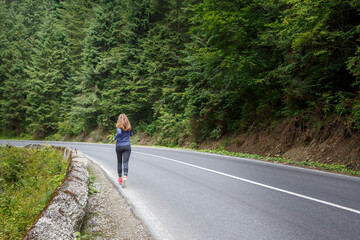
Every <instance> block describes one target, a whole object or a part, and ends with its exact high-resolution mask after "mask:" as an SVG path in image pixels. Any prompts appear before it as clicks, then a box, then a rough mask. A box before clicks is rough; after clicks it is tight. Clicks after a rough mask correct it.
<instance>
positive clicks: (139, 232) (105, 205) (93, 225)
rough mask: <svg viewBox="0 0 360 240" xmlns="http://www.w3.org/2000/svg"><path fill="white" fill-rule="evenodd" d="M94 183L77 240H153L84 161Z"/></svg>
mask: <svg viewBox="0 0 360 240" xmlns="http://www.w3.org/2000/svg"><path fill="white" fill-rule="evenodd" d="M88 166H89V171H90V176H92V177H93V178H94V182H93V183H92V184H91V185H90V188H89V189H90V190H89V192H91V191H93V190H94V189H95V190H96V191H98V192H95V193H92V194H89V198H88V203H87V210H86V216H85V219H84V223H83V226H82V228H81V239H108V240H110V239H111V240H115V239H123V240H125V239H149V240H150V239H151V240H152V239H153V238H152V236H151V235H150V233H149V231H148V230H147V228H146V227H145V226H144V225H143V223H142V222H141V221H140V219H139V218H137V217H136V216H135V215H134V213H133V211H132V208H131V207H130V206H129V204H128V203H127V202H126V200H125V199H124V197H123V196H122V195H121V194H120V193H119V191H118V190H117V189H116V188H115V186H114V185H113V184H112V183H111V182H110V181H109V180H108V179H107V177H106V175H105V173H104V172H103V171H102V170H101V169H100V167H99V166H98V165H96V164H95V163H93V162H91V161H88Z"/></svg>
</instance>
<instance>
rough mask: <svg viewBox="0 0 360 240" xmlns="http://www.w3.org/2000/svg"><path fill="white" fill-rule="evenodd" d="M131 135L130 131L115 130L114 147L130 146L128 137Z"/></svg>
mask: <svg viewBox="0 0 360 240" xmlns="http://www.w3.org/2000/svg"><path fill="white" fill-rule="evenodd" d="M132 135H133V132H132V130H130V131H123V130H121V129H120V128H116V135H115V136H114V140H115V139H116V146H126V145H130V136H132Z"/></svg>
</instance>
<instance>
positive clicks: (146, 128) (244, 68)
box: [0, 0, 360, 146]
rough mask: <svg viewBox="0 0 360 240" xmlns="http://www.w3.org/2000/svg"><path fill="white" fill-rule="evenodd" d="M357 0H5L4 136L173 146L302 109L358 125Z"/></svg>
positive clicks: (1, 11)
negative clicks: (119, 138) (127, 123)
mask: <svg viewBox="0 0 360 240" xmlns="http://www.w3.org/2000/svg"><path fill="white" fill-rule="evenodd" d="M359 10H360V2H359V1H356V0H331V1H330V0H319V1H311V0H297V1H293V0H269V1H262V0H234V1H226V0H182V1H180V0H111V1H110V0H88V1H85V0H76V1H75V0H57V1H55V0H38V1H31V0H13V1H8V0H0V29H2V31H1V32H0V39H1V40H0V128H1V132H0V135H3V136H19V135H20V134H21V133H22V134H30V136H33V137H35V138H45V137H47V136H49V135H53V136H54V138H55V139H59V138H60V136H64V135H69V136H78V135H79V134H89V133H91V132H93V131H94V130H96V129H102V130H105V131H113V129H114V122H115V121H116V119H117V116H118V114H119V113H121V112H124V113H126V114H127V115H128V116H129V118H130V120H131V121H132V124H133V127H134V130H135V131H141V132H144V133H146V134H148V135H150V136H156V137H157V138H158V143H159V144H163V145H170V146H176V145H180V144H181V142H183V139H189V138H191V140H192V141H193V142H194V144H198V143H200V142H201V141H203V140H204V139H207V138H212V139H218V138H220V137H221V136H223V135H224V134H228V133H233V132H237V131H244V130H245V131H246V130H248V129H250V128H252V127H253V126H256V125H264V124H265V125H266V124H268V125H271V123H272V122H274V121H279V120H281V119H283V118H286V117H292V116H295V115H298V114H303V115H306V116H311V115H315V116H316V119H327V118H334V117H339V118H343V119H345V121H346V122H347V123H349V126H351V127H352V128H353V129H360V107H359V106H360V103H359V98H360V94H359V86H360V81H359V79H360V64H359V63H360V48H359V44H360V12H359Z"/></svg>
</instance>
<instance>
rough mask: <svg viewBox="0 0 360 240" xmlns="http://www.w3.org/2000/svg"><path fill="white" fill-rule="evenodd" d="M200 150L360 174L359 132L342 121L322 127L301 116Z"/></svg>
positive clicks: (207, 142) (205, 144) (220, 141)
mask: <svg viewBox="0 0 360 240" xmlns="http://www.w3.org/2000/svg"><path fill="white" fill-rule="evenodd" d="M200 148H201V149H219V148H223V149H225V150H228V151H231V152H241V153H249V154H258V155H262V156H275V157H277V156H283V157H285V158H288V159H291V160H293V161H319V162H321V163H327V164H332V163H336V164H342V165H345V166H347V167H348V168H351V169H353V170H356V171H360V133H359V131H357V130H354V129H352V128H351V127H350V126H348V125H347V124H346V123H344V122H342V121H340V120H333V121H332V122H330V123H327V124H323V123H322V122H318V123H314V122H310V121H306V120H304V119H303V118H302V117H301V116H298V117H295V118H293V119H291V120H288V121H285V122H283V123H281V124H278V125H276V126H274V127H268V128H266V129H255V130H253V131H252V132H247V133H242V134H238V135H236V136H227V137H223V138H222V139H220V140H219V141H205V142H203V143H201V144H200Z"/></svg>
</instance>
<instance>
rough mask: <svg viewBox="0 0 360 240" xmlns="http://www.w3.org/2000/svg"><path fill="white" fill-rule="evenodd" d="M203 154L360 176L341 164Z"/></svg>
mask: <svg viewBox="0 0 360 240" xmlns="http://www.w3.org/2000/svg"><path fill="white" fill-rule="evenodd" d="M200 151H201V152H207V153H216V154H221V155H226V156H233V157H241V158H251V159H258V160H263V161H267V162H275V163H283V164H289V165H296V166H301V167H311V168H316V169H321V170H327V171H330V172H337V173H343V174H348V175H353V176H360V171H355V170H353V169H351V168H348V167H346V166H345V165H341V164H335V163H333V164H326V163H321V162H319V161H292V160H290V159H286V158H283V157H267V156H260V155H257V154H247V153H235V152H229V151H226V150H200Z"/></svg>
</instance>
